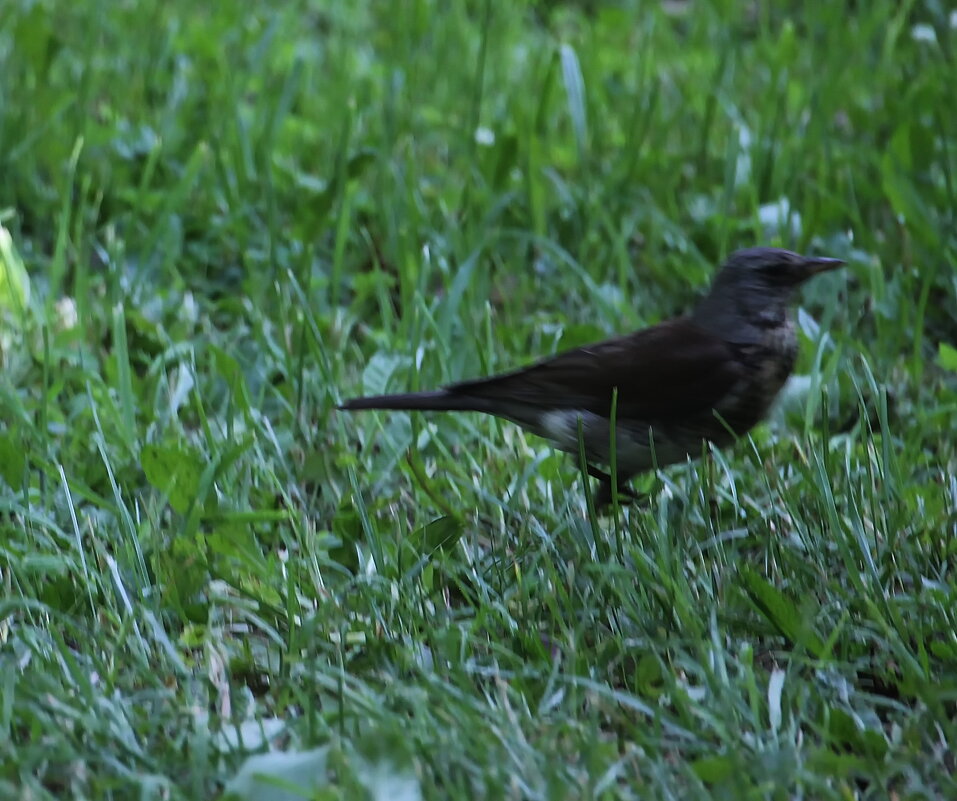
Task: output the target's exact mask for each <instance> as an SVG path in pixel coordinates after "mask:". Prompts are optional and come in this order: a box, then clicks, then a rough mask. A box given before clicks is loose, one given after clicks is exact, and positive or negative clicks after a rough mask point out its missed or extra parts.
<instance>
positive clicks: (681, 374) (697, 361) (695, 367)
mask: <svg viewBox="0 0 957 801" xmlns="http://www.w3.org/2000/svg"><path fill="white" fill-rule="evenodd" d="M742 372H743V368H742V365H741V362H740V361H739V359H737V358H736V355H735V353H734V352H733V350H732V346H731V345H729V344H728V343H727V342H725V341H723V340H721V339H719V338H717V337H715V336H713V335H711V334H708V333H706V332H705V331H702V330H701V329H700V328H698V327H697V326H695V325H694V324H693V323H692V322H690V321H689V320H688V319H687V318H680V319H677V320H671V321H668V322H665V323H661V324H660V325H656V326H652V327H651V328H646V329H643V330H641V331H637V332H636V333H634V334H629V335H626V336H622V337H617V338H615V339H609V340H606V341H605V342H599V343H597V344H594V345H586V346H585V347H581V348H575V349H574V350H569V351H566V352H564V353H560V354H558V355H557V356H553V357H551V358H548V359H544V360H543V361H540V362H538V363H536V364H533V365H531V366H529V367H526V368H524V369H520V370H516V371H514V372H510V373H503V374H502V375H498V376H492V377H490V378H485V379H478V380H474V381H465V382H462V383H459V384H453V385H451V386H449V387H447V388H446V391H447V392H449V393H452V394H455V395H462V396H467V397H473V398H480V399H487V400H489V401H503V402H506V403H508V402H511V403H518V404H528V405H531V406H536V407H540V408H543V409H585V410H588V411H591V412H594V413H595V414H599V415H603V416H608V415H610V413H611V403H612V393H613V391H614V389H615V388H616V387H617V389H618V403H617V407H616V409H617V410H616V415H617V417H618V418H619V419H634V420H647V421H649V422H658V423H664V422H668V421H670V420H675V421H681V420H683V419H687V418H688V417H689V416H693V415H695V414H698V413H702V414H707V413H709V412H710V411H711V409H713V408H714V407H715V405H716V404H718V402H719V401H720V399H721V398H722V397H723V396H724V395H725V394H726V393H727V392H729V391H730V390H731V388H732V387H733V386H734V384H735V383H736V382H737V381H738V380H739V379H740V378H741V377H742Z"/></svg>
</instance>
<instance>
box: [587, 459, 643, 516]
mask: <svg viewBox="0 0 957 801" xmlns="http://www.w3.org/2000/svg"><path fill="white" fill-rule="evenodd" d="M586 470H587V471H588V475H590V476H591V477H592V478H597V479H598V494H597V495H596V496H595V508H597V509H604V508H605V507H606V506H611V501H612V494H611V493H612V489H611V476H610V475H608V473H606V472H605V471H604V470H599V469H598V468H597V467H595V465H593V464H590V465H586ZM615 491H616V492H617V494H618V497H619V498H627V499H628V500H629V501H634V502H635V503H639V502H641V501H642V500H644V497H643V496H642V495H639V494H638V493H637V492H635V491H634V490H633V489H631V487H628V486H625V484H624V483H623V482H622V481H620V480H619V482H618V487H617V489H616V490H615Z"/></svg>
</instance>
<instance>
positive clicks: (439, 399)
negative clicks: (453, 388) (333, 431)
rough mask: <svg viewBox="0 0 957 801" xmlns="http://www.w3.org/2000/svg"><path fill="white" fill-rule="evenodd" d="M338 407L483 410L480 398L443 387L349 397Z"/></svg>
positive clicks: (349, 409) (347, 408)
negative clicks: (396, 393)
mask: <svg viewBox="0 0 957 801" xmlns="http://www.w3.org/2000/svg"><path fill="white" fill-rule="evenodd" d="M339 408H340V409H344V410H345V411H349V412H357V411H361V410H363V409H395V410H405V411H413V410H421V411H432V412H484V411H487V409H485V408H484V407H483V404H482V401H481V399H480V398H470V397H468V396H465V395H456V394H455V393H453V392H448V391H446V390H444V389H440V390H436V391H434V392H409V393H406V394H403V395H370V396H369V397H366V398H351V399H349V400H346V401H343V402H342V403H340V404H339Z"/></svg>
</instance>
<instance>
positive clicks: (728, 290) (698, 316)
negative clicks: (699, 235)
mask: <svg viewBox="0 0 957 801" xmlns="http://www.w3.org/2000/svg"><path fill="white" fill-rule="evenodd" d="M843 264H844V262H843V261H842V260H841V259H831V258H825V257H822V256H802V255H801V254H799V253H793V252H791V251H790V250H782V249H780V248H747V249H745V250H737V251H735V252H734V253H732V254H731V255H730V256H729V257H728V260H727V261H726V262H725V263H724V264H723V265H722V266H721V269H720V270H719V271H718V274H717V276H715V279H714V283H712V285H711V290H710V291H709V292H708V295H707V296H706V297H705V298H704V299H703V300H702V301H701V303H700V304H699V305H698V307H697V309H695V312H694V318H695V321H696V322H698V323H699V324H700V325H702V326H703V327H705V328H707V329H709V330H711V331H714V332H715V333H720V334H722V335H726V336H728V337H729V339H731V338H734V337H732V336H731V335H732V334H733V333H735V332H736V331H738V330H740V331H741V333H742V335H746V334H747V331H746V329H748V328H750V329H752V331H753V329H760V328H767V327H768V326H773V325H777V324H780V323H783V322H784V320H785V318H786V314H787V303H788V301H789V300H790V298H791V295H792V294H793V292H794V290H795V289H796V288H797V287H799V286H800V285H801V284H803V283H804V282H805V281H807V280H808V279H809V278H811V277H813V276H815V275H819V274H820V273H824V272H829V271H830V270H835V269H837V268H838V267H840V266H841V265H843Z"/></svg>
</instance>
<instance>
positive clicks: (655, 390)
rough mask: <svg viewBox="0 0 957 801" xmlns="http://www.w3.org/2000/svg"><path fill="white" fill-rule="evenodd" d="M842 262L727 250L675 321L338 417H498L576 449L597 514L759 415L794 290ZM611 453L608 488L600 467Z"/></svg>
mask: <svg viewBox="0 0 957 801" xmlns="http://www.w3.org/2000/svg"><path fill="white" fill-rule="evenodd" d="M844 264H845V262H844V261H843V260H842V259H836V258H829V257H819V256H802V255H800V254H798V253H794V252H792V251H789V250H783V249H781V248H772V247H753V248H746V249H743V250H737V251H735V252H733V253H732V254H731V255H730V256H729V257H728V258H727V260H726V261H725V262H724V264H722V265H721V267H720V268H719V269H718V271H717V273H716V275H715V277H714V280H713V281H712V283H711V287H710V289H709V291H708V293H707V294H706V295H705V296H704V297H703V298H702V299H701V300H700V301H699V302H698V303H697V305H696V306H695V307H694V308H693V309H692V311H691V312H690V313H689V314H687V315H684V316H681V317H676V318H673V319H670V320H666V321H664V322H661V323H658V324H657V325H652V326H650V327H648V328H643V329H640V330H638V331H635V332H633V333H630V334H625V335H623V336H617V337H614V338H612V339H607V340H604V341H602V342H597V343H595V344H591V345H585V346H583V347H578V348H574V349H572V350H567V351H564V352H561V353H558V354H556V355H553V356H549V357H547V358H544V359H542V360H540V361H538V362H535V363H533V364H531V365H529V366H526V367H522V368H520V369H517V370H512V371H510V372H505V373H500V374H497V375H492V376H489V377H486V378H477V379H471V380H467V381H460V382H458V383H454V384H449V385H447V386H445V387H442V388H441V389H437V390H433V391H426V392H413V393H406V394H396V395H375V396H367V397H358V398H352V399H349V400H346V401H343V402H342V403H341V404H339V408H340V409H342V410H345V411H350V412H353V411H360V410H370V409H377V410H403V411H431V412H481V413H484V414H490V415H493V416H495V417H499V418H503V419H505V420H509V421H511V422H513V423H516V424H518V425H519V426H521V427H522V428H524V429H526V430H527V431H529V432H531V433H533V434H536V435H538V436H541V437H544V438H546V439H548V440H550V441H551V442H552V443H553V445H554V446H555V447H557V448H558V449H559V450H561V451H565V452H568V453H572V454H576V455H577V454H579V453H580V452H581V451H580V448H583V450H584V455H585V463H586V468H587V471H588V473H589V474H590V475H591V476H593V477H595V478H597V479H598V481H599V486H598V493H597V495H596V496H595V497H596V503H597V504H598V505H599V506H603V505H607V504H608V503H610V502H611V498H612V494H613V493H614V492H617V493H618V495H619V497H623V496H630V497H635V496H634V494H633V493H631V492H630V491H629V490H628V488H627V483H628V482H629V481H630V480H631V479H632V478H633V477H634V476H635V475H637V474H639V473H642V472H644V471H647V470H649V469H651V468H653V467H654V468H660V467H665V466H667V465H670V464H674V463H676V462H681V461H686V460H688V459H689V458H692V459H693V458H695V457H696V456H700V455H701V453H702V447H703V445H702V443H710V444H711V445H713V446H716V447H719V448H720V447H725V446H728V445H730V444H732V443H733V442H734V441H735V440H736V439H738V438H739V437H741V436H743V435H744V434H746V433H747V432H748V431H750V430H751V429H752V428H753V427H754V426H755V425H757V424H758V423H760V422H761V421H762V420H763V419H764V418H765V416H766V415H767V413H768V410H769V409H770V407H771V405H772V403H773V401H774V399H775V398H776V397H777V395H778V393H779V392H780V390H781V388H782V387H783V386H784V384H785V382H786V381H787V379H788V377H789V376H790V375H791V372H792V371H793V369H794V364H795V361H796V359H797V355H798V340H797V333H796V330H795V327H794V322H793V320H792V319H791V316H790V313H789V306H790V302H791V300H792V298H793V296H794V294H795V290H796V289H797V288H798V287H800V286H801V285H802V284H803V283H804V282H805V281H807V280H808V279H810V278H812V277H813V276H816V275H819V274H821V273H824V272H829V271H831V270H835V269H837V268H839V267H841V266H842V265H844ZM613 407H614V408H613ZM612 420H614V425H615V447H614V452H613V451H612V437H611V426H612ZM612 453H614V460H615V470H614V472H615V474H616V486H614V487H612V480H611V476H610V475H609V474H608V473H607V472H605V471H604V470H602V469H601V468H602V467H608V466H609V465H610V463H611V461H612Z"/></svg>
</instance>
